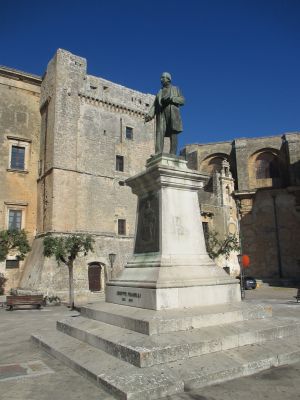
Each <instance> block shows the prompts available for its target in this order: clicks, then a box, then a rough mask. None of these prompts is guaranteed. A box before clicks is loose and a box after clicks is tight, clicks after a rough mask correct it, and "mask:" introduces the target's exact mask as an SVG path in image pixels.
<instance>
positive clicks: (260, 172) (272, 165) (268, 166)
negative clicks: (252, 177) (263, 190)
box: [255, 152, 280, 179]
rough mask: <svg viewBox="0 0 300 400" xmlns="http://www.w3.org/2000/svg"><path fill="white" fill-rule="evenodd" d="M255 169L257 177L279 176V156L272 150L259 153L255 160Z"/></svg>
mask: <svg viewBox="0 0 300 400" xmlns="http://www.w3.org/2000/svg"><path fill="white" fill-rule="evenodd" d="M255 171H256V179H269V178H279V176H280V175H279V162H278V157H277V156H276V155H275V154H273V153H271V152H265V153H261V154H259V156H258V157H257V158H256V160H255Z"/></svg>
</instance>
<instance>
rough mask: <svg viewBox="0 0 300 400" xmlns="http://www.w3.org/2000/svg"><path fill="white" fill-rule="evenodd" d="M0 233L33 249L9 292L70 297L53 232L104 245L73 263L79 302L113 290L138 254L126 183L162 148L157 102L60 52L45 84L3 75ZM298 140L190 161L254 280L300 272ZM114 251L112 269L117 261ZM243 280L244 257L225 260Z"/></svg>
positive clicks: (226, 146) (1, 268)
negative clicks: (52, 249) (51, 241)
mask: <svg viewBox="0 0 300 400" xmlns="http://www.w3.org/2000/svg"><path fill="white" fill-rule="evenodd" d="M0 92H1V97H0V133H1V135H0V140H1V158H0V167H1V168H0V171H1V173H0V185H1V188H2V190H1V192H0V204H1V207H0V230H2V229H8V228H18V229H20V228H24V229H25V230H26V231H27V232H28V236H29V239H30V242H31V244H32V251H31V252H30V254H29V255H28V256H27V258H26V259H25V261H24V262H19V261H18V260H17V259H16V257H15V255H14V254H11V255H9V256H8V258H7V260H6V262H4V263H0V272H4V273H5V275H6V276H7V277H8V279H9V280H8V282H7V285H6V289H7V290H8V289H9V288H11V287H25V288H33V289H39V290H42V291H43V292H44V293H56V294H59V295H61V296H64V293H65V292H66V289H67V286H68V271H67V268H66V267H65V266H58V265H57V263H56V262H55V261H54V259H47V258H44V256H43V246H42V241H43V237H44V236H45V235H46V234H67V233H90V234H92V235H93V237H94V238H95V241H96V243H95V246H94V247H95V249H94V252H93V253H92V254H89V255H88V256H87V257H80V258H79V259H78V260H77V261H76V264H75V271H74V277H75V288H76V292H77V296H78V297H80V296H83V297H84V296H87V295H89V293H92V292H98V291H101V290H103V289H104V286H105V280H106V279H107V278H109V277H115V276H117V275H118V273H119V272H120V270H121V269H122V268H123V266H124V265H125V264H126V261H127V259H128V257H129V256H130V254H131V253H132V249H133V240H134V239H133V238H134V230H135V215H136V198H135V197H134V195H133V194H132V193H131V191H130V189H129V188H128V187H127V186H126V185H125V183H124V181H125V180H126V179H127V178H129V177H131V176H133V175H135V174H136V173H138V172H140V171H142V170H143V169H144V168H145V162H146V160H147V159H148V158H149V157H150V155H151V154H153V152H154V128H155V127H154V123H153V122H151V123H149V124H144V115H145V114H146V113H147V111H148V108H149V107H150V106H151V104H152V102H153V99H154V96H152V95H150V94H144V93H141V92H138V91H135V90H132V89H128V88H125V87H123V86H120V85H117V84H115V83H113V82H110V81H107V80H105V79H102V78H98V77H94V76H91V75H88V74H87V66H86V60H85V59H84V58H81V57H78V56H76V55H73V54H71V53H69V52H67V51H65V50H58V51H57V53H56V55H55V56H54V58H53V59H52V60H51V61H50V62H49V64H48V67H47V70H46V73H45V74H44V76H43V78H40V77H38V76H34V75H32V74H28V73H24V72H20V71H16V70H13V69H10V68H6V67H1V68H0ZM299 145H300V133H286V134H285V135H284V137H283V139H282V138H281V136H280V135H279V136H274V137H265V138H257V139H237V140H234V141H233V142H223V143H213V144H205V145H200V144H195V145H187V146H186V147H185V148H184V149H183V150H182V152H181V153H182V155H184V156H185V157H186V159H187V160H188V165H189V167H190V168H192V169H197V170H199V171H201V172H204V173H206V174H207V185H206V189H205V192H204V194H202V195H201V196H200V197H199V203H200V207H201V214H202V218H203V221H202V222H203V227H204V229H205V230H207V229H212V228H214V229H216V230H217V231H218V232H220V235H221V236H224V235H225V234H228V233H231V234H238V233H239V231H241V242H242V248H243V252H244V253H247V254H249V255H250V257H251V260H252V261H251V275H254V276H256V277H261V278H271V279H272V278H273V279H277V278H287V279H293V278H296V277H297V275H299V268H300V250H299V249H298V247H299V246H298V247H297V245H296V243H297V241H298V242H299V236H300V233H299V232H300V230H299V221H300V212H299V211H300V186H299V182H300V174H299V163H300V146H299ZM110 254H115V255H116V258H115V262H114V263H113V265H112V264H111V263H110V261H109V255H110ZM219 265H220V266H223V267H224V266H229V267H230V268H231V273H232V274H233V275H237V274H238V268H239V266H238V263H237V260H236V255H232V256H231V258H230V259H229V260H228V261H227V260H224V259H222V260H219Z"/></svg>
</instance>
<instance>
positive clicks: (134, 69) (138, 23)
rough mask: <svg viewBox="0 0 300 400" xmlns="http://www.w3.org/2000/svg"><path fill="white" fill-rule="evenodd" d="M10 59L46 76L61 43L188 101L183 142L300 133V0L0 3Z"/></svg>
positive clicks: (92, 66)
mask: <svg viewBox="0 0 300 400" xmlns="http://www.w3.org/2000/svg"><path fill="white" fill-rule="evenodd" d="M0 7H1V8H0V10H1V11H0V13H1V24H0V37H1V41H0V64H2V65H6V66H9V67H12V68H16V69H20V70H23V71H27V72H31V73H35V74H38V75H42V74H43V73H44V71H45V69H46V65H47V63H48V61H49V60H50V59H51V58H52V56H53V55H54V53H55V51H56V49H57V48H63V49H66V50H69V51H71V52H73V53H74V54H77V55H80V56H82V57H85V58H86V59H87V61H88V73H89V74H92V75H96V76H101V77H104V78H106V79H109V80H112V81H114V82H117V83H119V84H122V85H125V86H128V87H131V88H133V89H137V90H140V91H142V92H149V93H153V94H154V93H156V92H157V90H158V89H159V86H160V81H159V78H160V74H161V72H163V71H169V72H171V73H172V76H173V83H174V84H175V85H178V86H179V87H180V88H181V90H182V92H183V94H184V96H185V98H186V104H185V106H184V107H183V108H182V116H183V123H184V132H183V133H182V134H181V135H180V145H181V146H183V145H184V144H187V143H207V142H214V141H223V140H232V139H234V138H238V137H256V136H267V135H277V134H281V133H283V132H286V131H297V130H298V131H300V23H299V21H300V0H223V1H222V0H181V1H178V0H172V1H171V0H164V1H163V0H161V1H158V0H152V1H146V0H139V1H138V0H122V1H121V0H105V1H104V0H85V1H82V0H72V1H70V0H60V1H57V0H52V1H49V0H44V1H41V0H39V1H37V0H27V1H25V0H23V1H22V0H16V1H6V0H0Z"/></svg>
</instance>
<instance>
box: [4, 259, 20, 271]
mask: <svg viewBox="0 0 300 400" xmlns="http://www.w3.org/2000/svg"><path fill="white" fill-rule="evenodd" d="M5 266H6V268H7V269H12V268H19V260H6V265H5Z"/></svg>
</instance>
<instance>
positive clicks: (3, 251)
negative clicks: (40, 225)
mask: <svg viewBox="0 0 300 400" xmlns="http://www.w3.org/2000/svg"><path fill="white" fill-rule="evenodd" d="M12 251H14V252H16V253H17V254H16V257H17V259H18V260H24V258H25V256H26V254H27V253H28V252H29V251H30V246H29V243H28V239H27V234H26V232H25V231H24V230H23V229H22V230H21V231H19V230H17V229H12V230H5V231H0V261H5V260H6V257H7V255H8V254H9V253H10V252H12Z"/></svg>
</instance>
